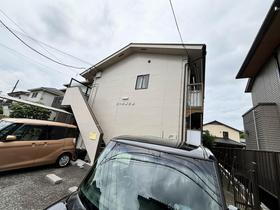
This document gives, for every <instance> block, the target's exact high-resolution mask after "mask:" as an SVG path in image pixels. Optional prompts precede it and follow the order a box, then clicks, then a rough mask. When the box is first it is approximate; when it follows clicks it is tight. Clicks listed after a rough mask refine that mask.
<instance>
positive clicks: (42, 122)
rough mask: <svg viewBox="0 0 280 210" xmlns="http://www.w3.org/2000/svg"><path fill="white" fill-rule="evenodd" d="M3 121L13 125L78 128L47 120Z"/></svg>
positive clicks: (16, 119)
mask: <svg viewBox="0 0 280 210" xmlns="http://www.w3.org/2000/svg"><path fill="white" fill-rule="evenodd" d="M2 120H4V121H8V122H12V123H23V124H28V125H49V126H59V127H67V128H77V127H76V126H75V125H71V124H67V123H61V122H53V121H47V120H35V119H27V118H4V119H2Z"/></svg>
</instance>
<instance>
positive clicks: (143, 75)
mask: <svg viewBox="0 0 280 210" xmlns="http://www.w3.org/2000/svg"><path fill="white" fill-rule="evenodd" d="M145 76H147V77H148V81H147V87H143V81H144V78H145ZM141 77H142V81H141V85H140V86H141V87H140V88H138V87H137V82H138V79H139V78H141ZM149 82H150V74H141V75H137V77H136V82H135V90H143V89H148V88H149Z"/></svg>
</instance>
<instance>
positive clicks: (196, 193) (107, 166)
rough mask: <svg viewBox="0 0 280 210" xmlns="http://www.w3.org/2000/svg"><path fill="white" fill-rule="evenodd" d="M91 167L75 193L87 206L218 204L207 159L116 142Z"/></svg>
mask: <svg viewBox="0 0 280 210" xmlns="http://www.w3.org/2000/svg"><path fill="white" fill-rule="evenodd" d="M109 146H110V144H109ZM93 170H94V171H92V173H91V174H89V175H88V177H87V178H86V179H85V181H84V182H83V183H82V185H81V191H80V194H79V196H80V199H81V200H82V202H83V204H84V205H85V206H86V207H88V208H89V209H100V210H105V209H106V210H110V209H128V210H138V209H143V210H145V209H155V210H157V209H175V210H191V209H199V210H200V209H222V202H221V200H222V199H221V194H220V187H219V183H218V178H217V174H216V168H215V165H214V162H213V161H208V160H202V159H193V158H188V157H182V156H176V155H171V154H168V153H164V152H158V151H154V150H148V149H144V148H139V147H134V146H130V145H126V144H121V143H116V144H115V145H114V146H112V145H111V147H108V146H107V148H106V149H105V151H104V152H103V153H102V155H101V156H100V158H99V159H98V162H97V164H96V167H95V169H93Z"/></svg>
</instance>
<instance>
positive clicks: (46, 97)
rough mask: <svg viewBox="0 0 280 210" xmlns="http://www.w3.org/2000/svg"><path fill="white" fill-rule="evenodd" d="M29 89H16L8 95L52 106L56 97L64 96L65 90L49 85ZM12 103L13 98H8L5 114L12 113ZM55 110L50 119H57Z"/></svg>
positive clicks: (4, 108) (4, 107) (4, 109)
mask: <svg viewBox="0 0 280 210" xmlns="http://www.w3.org/2000/svg"><path fill="white" fill-rule="evenodd" d="M28 91H29V92H27V91H15V92H12V93H8V94H7V95H8V96H10V97H13V98H16V99H21V100H24V101H30V102H35V103H39V104H42V105H45V106H52V104H53V102H54V100H55V97H57V96H61V97H63V95H64V92H63V91H60V90H58V89H56V88H48V87H40V88H34V89H30V90H28ZM11 104H12V101H11V100H6V102H5V104H4V105H3V114H4V115H5V116H9V115H10V112H11V111H10V106H11ZM55 116H56V114H55V112H52V113H51V116H50V118H49V119H50V120H54V119H55Z"/></svg>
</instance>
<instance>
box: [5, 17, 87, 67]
mask: <svg viewBox="0 0 280 210" xmlns="http://www.w3.org/2000/svg"><path fill="white" fill-rule="evenodd" d="M0 23H1V24H2V25H3V26H4V27H5V28H6V29H7V30H8V31H9V32H10V33H11V34H13V35H14V36H15V37H16V38H17V39H18V40H19V41H20V42H22V43H23V44H24V45H25V46H27V47H28V48H30V49H31V50H33V51H34V52H36V53H38V54H39V55H41V56H43V57H44V58H46V59H48V60H50V61H52V62H54V63H56V64H59V65H62V66H66V67H69V68H73V69H86V68H85V67H77V66H72V65H68V64H64V63H61V62H59V61H56V60H54V59H52V58H50V57H48V56H46V55H44V54H43V53H41V52H39V51H38V50H36V49H35V48H33V47H31V46H30V45H28V44H27V43H26V42H25V41H23V40H22V39H21V38H20V37H19V36H17V35H16V34H15V33H14V32H13V31H12V30H11V29H10V28H9V27H8V26H7V25H5V23H3V21H2V20H0Z"/></svg>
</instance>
